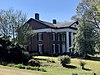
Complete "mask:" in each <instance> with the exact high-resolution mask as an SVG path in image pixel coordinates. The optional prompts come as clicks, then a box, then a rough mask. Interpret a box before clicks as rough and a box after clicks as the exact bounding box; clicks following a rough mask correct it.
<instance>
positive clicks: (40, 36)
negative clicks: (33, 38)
mask: <svg viewBox="0 0 100 75" xmlns="http://www.w3.org/2000/svg"><path fill="white" fill-rule="evenodd" d="M37 39H38V41H42V40H43V34H42V33H38V35H37Z"/></svg>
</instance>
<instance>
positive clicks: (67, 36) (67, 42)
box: [66, 32, 69, 52]
mask: <svg viewBox="0 0 100 75" xmlns="http://www.w3.org/2000/svg"><path fill="white" fill-rule="evenodd" d="M66 52H69V32H66Z"/></svg>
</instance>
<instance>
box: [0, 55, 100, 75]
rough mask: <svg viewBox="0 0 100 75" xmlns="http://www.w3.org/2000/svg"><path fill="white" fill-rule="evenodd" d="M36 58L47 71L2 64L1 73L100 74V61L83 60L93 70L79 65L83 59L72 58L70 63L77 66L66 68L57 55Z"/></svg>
mask: <svg viewBox="0 0 100 75" xmlns="http://www.w3.org/2000/svg"><path fill="white" fill-rule="evenodd" d="M34 58H36V59H38V60H39V61H40V62H41V63H42V66H41V68H43V69H45V70H47V72H41V71H34V70H24V69H18V68H13V67H7V66H0V75H72V73H78V75H93V72H95V73H96V74H97V75H100V61H91V60H83V61H85V62H86V63H87V64H86V66H85V68H86V69H91V71H86V70H82V69H81V67H80V65H79V62H80V61H81V59H77V58H73V59H71V64H70V65H72V66H76V67H77V68H65V67H62V65H61V64H60V62H59V61H58V58H57V57H46V56H35V57H34ZM46 59H50V60H54V61H55V62H56V63H47V61H46ZM3 69H4V70H3Z"/></svg>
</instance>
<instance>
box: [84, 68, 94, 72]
mask: <svg viewBox="0 0 100 75" xmlns="http://www.w3.org/2000/svg"><path fill="white" fill-rule="evenodd" d="M83 70H86V71H92V70H91V69H89V68H83Z"/></svg>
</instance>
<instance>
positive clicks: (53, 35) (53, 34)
mask: <svg viewBox="0 0 100 75" xmlns="http://www.w3.org/2000/svg"><path fill="white" fill-rule="evenodd" d="M55 37H56V36H55V33H52V40H53V41H55V39H56V38H55Z"/></svg>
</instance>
